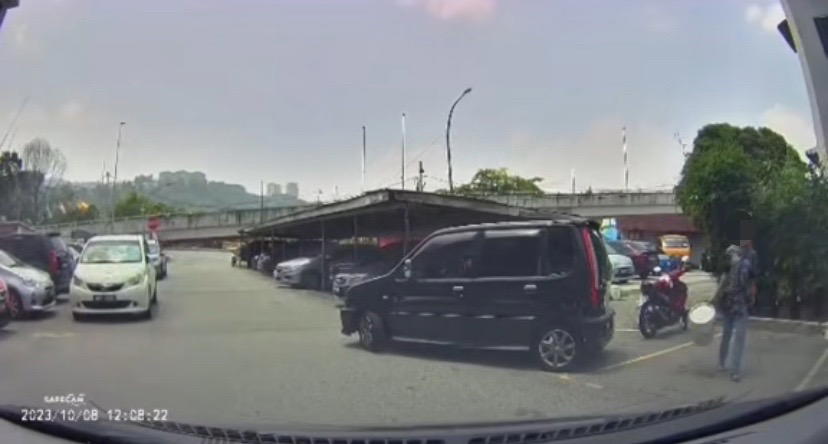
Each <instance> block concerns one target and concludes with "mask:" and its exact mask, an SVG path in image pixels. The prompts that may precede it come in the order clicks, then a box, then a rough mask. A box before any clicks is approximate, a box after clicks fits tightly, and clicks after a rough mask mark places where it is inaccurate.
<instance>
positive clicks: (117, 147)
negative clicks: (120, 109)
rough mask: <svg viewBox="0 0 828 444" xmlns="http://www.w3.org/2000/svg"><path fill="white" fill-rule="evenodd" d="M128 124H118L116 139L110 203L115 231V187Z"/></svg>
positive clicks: (113, 229)
mask: <svg viewBox="0 0 828 444" xmlns="http://www.w3.org/2000/svg"><path fill="white" fill-rule="evenodd" d="M124 125H126V122H121V123H119V124H118V138H117V139H116V140H115V168H114V172H113V175H112V190H111V191H110V194H109V205H110V207H111V209H112V213H111V215H110V216H111V218H110V222H111V224H112V227H111V229H112V231H113V233H114V231H115V187H116V186H117V184H118V156H119V153H120V151H121V130H122V129H123V128H124Z"/></svg>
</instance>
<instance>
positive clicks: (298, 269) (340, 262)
mask: <svg viewBox="0 0 828 444" xmlns="http://www.w3.org/2000/svg"><path fill="white" fill-rule="evenodd" d="M358 250H359V251H358V252H357V254H356V257H357V258H362V259H357V260H355V259H354V248H353V246H338V247H334V248H332V249H331V252H330V253H326V256H325V266H326V267H327V270H328V273H327V281H326V283H325V288H331V286H332V284H333V277H334V276H335V274H336V273H338V272H339V271H340V270H345V269H347V268H349V267H353V266H356V265H361V264H363V263H364V262H363V261H369V262H370V261H373V260H377V259H378V258H380V257H381V256H380V253H379V251H378V248H377V247H373V246H359V247H358ZM321 276H322V255H321V254H317V255H315V256H309V257H299V258H295V259H291V260H288V261H284V262H280V263H278V264H276V267H275V268H274V269H273V277H274V278H275V279H276V280H278V281H279V282H282V283H285V284H288V285H290V286H292V287H298V288H309V289H312V290H319V289H322V277H321Z"/></svg>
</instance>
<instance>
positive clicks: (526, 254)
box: [478, 229, 540, 277]
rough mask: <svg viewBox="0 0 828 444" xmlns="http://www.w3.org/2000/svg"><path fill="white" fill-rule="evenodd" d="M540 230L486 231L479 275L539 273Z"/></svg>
mask: <svg viewBox="0 0 828 444" xmlns="http://www.w3.org/2000/svg"><path fill="white" fill-rule="evenodd" d="M539 274H540V230H538V229H528V230H527V229H516V230H487V231H486V233H485V238H484V240H483V252H482V256H481V260H480V266H479V271H478V276H479V277H516V276H538V275H539Z"/></svg>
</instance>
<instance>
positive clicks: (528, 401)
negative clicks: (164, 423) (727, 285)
mask: <svg viewBox="0 0 828 444" xmlns="http://www.w3.org/2000/svg"><path fill="white" fill-rule="evenodd" d="M170 254H171V255H172V256H173V262H171V263H170V276H169V278H168V279H167V280H164V281H162V282H161V283H160V284H159V294H158V297H159V301H160V302H159V305H158V308H157V311H156V312H155V314H154V317H153V319H152V320H150V321H134V320H129V319H120V318H116V319H110V318H108V319H102V320H97V321H90V322H83V323H77V322H74V321H73V320H72V317H71V313H70V312H69V307H68V304H65V303H64V304H61V305H59V306H58V307H57V309H56V310H55V311H54V312H53V313H52V314H50V315H47V316H41V317H38V318H37V319H30V320H25V321H20V322H15V323H12V324H10V325H9V326H8V327H6V328H5V329H3V330H0V362H2V368H1V369H0V399H2V402H3V403H13V404H29V405H42V404H43V398H44V396H55V395H62V394H69V393H73V394H80V393H83V394H84V395H85V398H86V400H91V401H92V402H94V403H95V404H97V405H99V406H101V407H103V408H121V409H129V408H144V409H152V408H157V409H167V410H168V411H169V416H170V418H169V419H175V420H180V421H186V422H197V423H201V424H219V423H221V424H226V425H228V424H261V425H267V424H270V425H272V424H287V423H291V424H295V423H304V424H308V423H310V424H337V425H349V424H350V425H354V424H359V425H362V424H384V425H390V424H412V423H415V424H420V423H446V422H449V423H450V422H467V421H475V422H477V421H492V420H511V419H531V418H541V417H555V416H562V415H584V414H601V413H616V412H628V411H642V410H650V409H656V408H660V407H668V406H674V405H677V404H683V403H688V402H693V401H700V400H704V399H709V398H713V397H719V396H726V397H729V398H734V399H745V398H755V397H761V396H765V395H772V394H779V393H783V392H788V391H791V390H795V389H803V388H808V387H814V386H817V385H822V384H828V363H824V361H825V358H824V355H825V354H826V344H828V341H826V339H825V338H824V337H822V336H817V335H803V334H798V333H785V332H770V331H760V330H752V331H750V333H749V337H748V349H747V352H746V361H745V367H746V368H745V376H744V379H743V380H742V381H741V382H739V383H734V382H731V381H730V380H729V379H728V378H727V377H726V376H725V375H723V374H719V373H717V372H716V365H715V364H716V353H717V346H718V343H717V342H714V344H711V345H710V346H706V347H699V346H695V345H693V344H692V342H691V340H690V337H689V334H688V333H686V332H682V331H680V330H677V329H674V330H672V331H665V332H663V333H662V334H660V335H659V336H658V337H656V338H654V339H651V340H645V339H643V338H642V336H641V334H640V333H638V331H637V330H636V327H635V303H636V301H637V297H633V296H631V294H628V295H627V297H625V298H624V299H622V300H619V301H613V302H612V304H613V306H614V307H616V309H617V311H618V313H619V315H618V322H617V331H616V334H615V338H614V339H613V341H612V342H611V343H610V345H609V346H608V349H607V350H606V352H605V353H604V354H603V355H602V356H601V357H600V359H598V360H597V361H596V362H593V363H591V364H590V365H589V366H587V367H585V368H583V369H582V370H580V371H579V372H575V373H569V374H554V373H545V372H542V371H539V370H538V369H537V368H536V367H535V364H534V362H533V361H532V360H531V358H530V357H529V356H528V354H526V353H522V352H505V351H488V350H468V349H462V350H461V349H455V348H447V347H439V346H426V345H421V344H418V345H411V344H405V345H403V344H400V345H396V346H394V347H392V348H391V349H389V350H388V351H386V352H383V353H379V354H372V353H369V352H366V351H363V350H362V349H360V348H359V347H357V345H356V340H355V338H348V337H344V336H342V335H341V334H340V333H339V328H340V325H339V320H338V313H337V311H336V310H335V308H334V301H333V298H332V297H331V296H329V295H327V294H323V293H317V292H312V291H305V290H295V289H290V288H285V287H282V286H280V285H278V284H277V283H276V282H274V281H273V280H272V279H270V278H268V277H267V276H264V275H262V274H259V273H255V272H253V271H249V270H246V269H237V268H231V267H230V256H229V255H228V254H226V253H221V252H208V251H172V252H170ZM708 281H709V278H707V277H706V276H703V275H693V276H689V277H688V283H689V285H690V288H691V297H692V298H694V299H698V298H704V297H705V292H706V291H708V290H706V288H708V287H706V285H707V284H706V283H705V282H708ZM637 285H638V284H637V283H636V282H634V283H631V284H629V286H631V288H635V286H637ZM710 288H712V286H711V287H710ZM820 362H822V363H823V364H820Z"/></svg>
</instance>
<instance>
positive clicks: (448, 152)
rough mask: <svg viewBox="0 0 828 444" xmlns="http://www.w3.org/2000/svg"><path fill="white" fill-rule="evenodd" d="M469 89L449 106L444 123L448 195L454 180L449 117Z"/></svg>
mask: <svg viewBox="0 0 828 444" xmlns="http://www.w3.org/2000/svg"><path fill="white" fill-rule="evenodd" d="M471 90H472V89H471V88H466V89H465V90H464V91H463V92H462V93H461V94H460V97H458V98H457V100H455V101H454V103H453V104H452V105H451V109H450V110H449V114H448V121H447V122H446V159H447V161H448V183H449V193H453V192H454V180H453V178H452V172H451V116H452V115H453V114H454V107H455V106H457V104H458V103H460V100H462V99H463V97H465V96H466V94H468V93H470V92H471Z"/></svg>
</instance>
